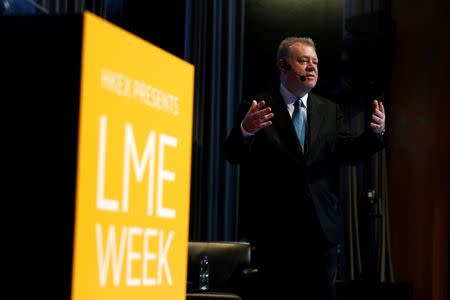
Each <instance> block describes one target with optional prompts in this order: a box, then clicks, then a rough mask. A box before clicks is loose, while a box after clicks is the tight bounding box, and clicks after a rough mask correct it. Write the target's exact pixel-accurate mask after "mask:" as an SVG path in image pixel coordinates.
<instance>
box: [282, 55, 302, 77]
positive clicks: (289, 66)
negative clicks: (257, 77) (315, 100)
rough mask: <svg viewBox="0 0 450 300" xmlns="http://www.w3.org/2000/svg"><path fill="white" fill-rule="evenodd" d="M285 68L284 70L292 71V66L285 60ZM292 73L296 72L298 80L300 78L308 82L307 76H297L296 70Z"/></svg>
mask: <svg viewBox="0 0 450 300" xmlns="http://www.w3.org/2000/svg"><path fill="white" fill-rule="evenodd" d="M283 68H284V69H285V70H288V71H289V70H292V67H291V65H290V64H288V63H287V62H286V61H285V60H283ZM292 72H294V73H295V75H297V76H298V78H300V80H301V81H306V76H305V75H300V74H297V72H295V71H294V70H292Z"/></svg>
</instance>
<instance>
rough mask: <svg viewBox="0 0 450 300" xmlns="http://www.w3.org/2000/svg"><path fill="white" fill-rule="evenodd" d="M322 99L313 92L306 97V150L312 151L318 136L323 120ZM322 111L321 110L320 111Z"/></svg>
mask: <svg viewBox="0 0 450 300" xmlns="http://www.w3.org/2000/svg"><path fill="white" fill-rule="evenodd" d="M322 105H323V103H322V101H321V99H320V98H319V97H317V96H316V95H314V94H311V93H310V94H309V99H308V133H309V141H308V142H309V144H308V152H311V151H314V146H315V143H316V142H317V137H318V136H319V132H320V128H321V126H322V124H323V121H324V114H323V111H322ZM321 111H322V112H321Z"/></svg>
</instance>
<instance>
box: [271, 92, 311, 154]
mask: <svg viewBox="0 0 450 300" xmlns="http://www.w3.org/2000/svg"><path fill="white" fill-rule="evenodd" d="M270 106H271V107H272V112H273V113H274V120H273V125H272V126H274V129H275V130H276V134H277V135H278V136H279V138H280V139H281V141H282V142H283V144H285V145H286V146H287V147H288V148H289V149H290V150H291V151H293V152H294V153H296V154H298V155H301V156H303V153H302V151H301V150H300V149H301V146H300V141H299V140H298V137H297V133H296V132H295V127H294V124H293V123H292V118H291V116H290V115H289V112H288V110H287V107H286V104H285V103H284V100H283V98H282V97H281V95H279V94H275V96H273V99H272V103H271V104H270Z"/></svg>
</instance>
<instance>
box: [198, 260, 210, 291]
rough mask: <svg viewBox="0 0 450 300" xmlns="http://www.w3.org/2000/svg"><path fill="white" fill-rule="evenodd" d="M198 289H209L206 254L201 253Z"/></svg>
mask: <svg viewBox="0 0 450 300" xmlns="http://www.w3.org/2000/svg"><path fill="white" fill-rule="evenodd" d="M199 276H200V277H199V289H200V290H202V291H206V290H208V289H209V262H208V256H206V255H203V256H202V257H201V258H200V272H199Z"/></svg>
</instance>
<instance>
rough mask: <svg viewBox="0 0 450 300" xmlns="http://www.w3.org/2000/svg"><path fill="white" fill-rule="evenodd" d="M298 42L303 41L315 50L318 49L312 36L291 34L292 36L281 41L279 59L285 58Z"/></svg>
mask: <svg viewBox="0 0 450 300" xmlns="http://www.w3.org/2000/svg"><path fill="white" fill-rule="evenodd" d="M296 43H301V44H305V45H308V46H311V47H313V48H314V50H316V45H315V43H314V41H313V40H312V38H310V37H297V36H290V37H287V38H285V39H284V40H282V41H281V43H280V46H278V53H277V61H278V60H280V59H282V60H285V59H286V58H287V57H288V55H289V51H290V49H289V48H290V47H291V46H292V45H294V44H296Z"/></svg>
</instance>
